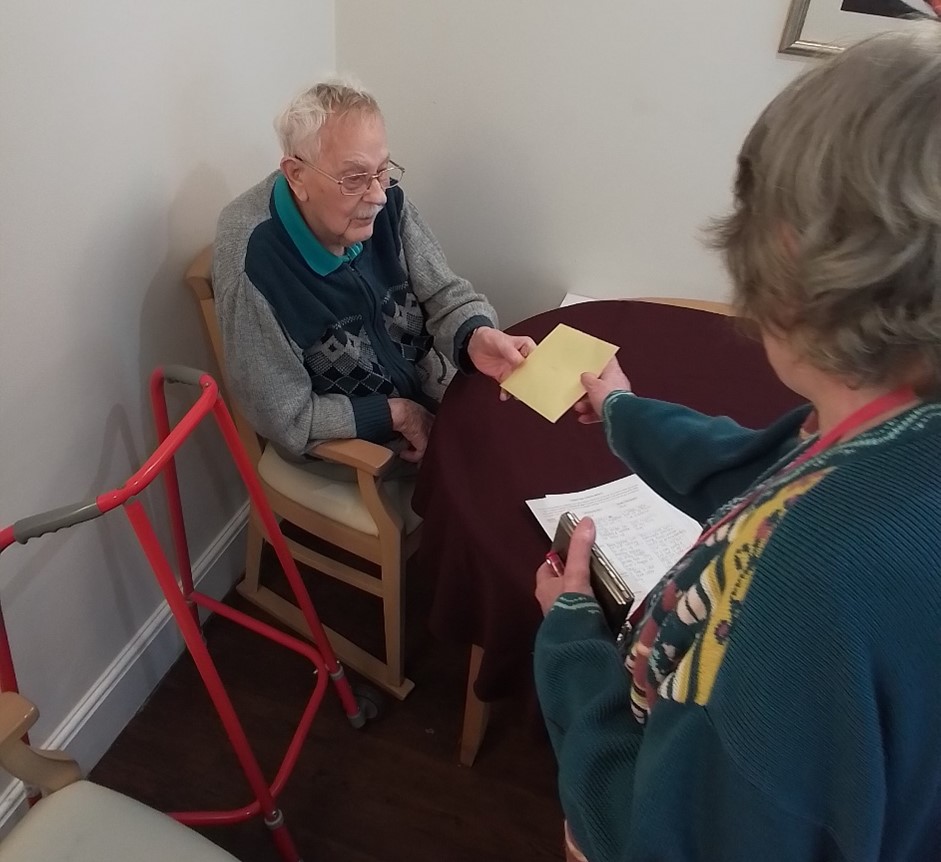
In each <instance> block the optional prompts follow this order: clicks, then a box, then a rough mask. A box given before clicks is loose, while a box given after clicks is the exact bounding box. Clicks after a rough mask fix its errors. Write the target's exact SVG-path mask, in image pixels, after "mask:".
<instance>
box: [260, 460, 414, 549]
mask: <svg viewBox="0 0 941 862" xmlns="http://www.w3.org/2000/svg"><path fill="white" fill-rule="evenodd" d="M330 466H331V467H335V466H336V465H332V464H331V465H330ZM314 470H316V466H314V467H313V469H310V468H308V466H307V465H305V466H301V465H299V464H292V463H291V462H290V461H286V460H285V459H284V458H282V457H281V456H280V455H279V454H278V453H277V452H276V451H275V449H274V447H273V446H266V447H265V451H264V453H263V454H262V456H261V459H260V460H259V462H258V475H259V476H261V478H262V479H264V480H265V482H267V483H268V484H269V485H270V486H271V487H272V488H274V489H275V490H276V491H278V492H279V493H281V494H284V496H285V497H288V498H289V499H291V500H293V501H294V502H295V503H298V504H299V505H301V506H304V507H305V508H307V509H310V510H311V511H313V512H317V513H318V514H320V515H325V516H326V517H328V518H331V519H332V520H334V521H338V522H339V523H341V524H345V525H346V526H347V527H351V528H352V529H354V530H357V531H359V532H360V533H366V534H367V535H370V536H378V535H379V528H378V527H377V526H376V522H375V521H374V520H373V518H372V515H370V514H369V510H368V509H367V508H366V504H365V503H364V502H363V497H362V495H361V494H360V492H359V485H358V484H357V483H356V471H355V470H353V468H352V467H351V468H349V471H350V472H349V476H350V481H343V479H337V478H334V477H331V476H320V475H318V474H317V473H316V472H314ZM382 487H383V488H384V489H385V490H386V493H387V494H388V495H389V498H390V500H391V501H392V505H393V506H394V507H395V509H396V511H397V512H398V513H399V514H400V515H401V516H402V520H403V523H404V524H405V532H406V533H411V532H412V531H413V530H415V529H416V528H417V527H418V526H419V525H420V524H421V518H420V517H419V516H418V515H416V514H415V513H414V512H413V511H412V491H414V489H415V481H414V480H413V479H388V480H386V481H384V482H383V483H382Z"/></svg>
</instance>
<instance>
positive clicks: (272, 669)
mask: <svg viewBox="0 0 941 862" xmlns="http://www.w3.org/2000/svg"><path fill="white" fill-rule="evenodd" d="M263 565H264V569H265V571H266V572H267V573H268V574H267V575H266V577H267V578H269V579H270V580H271V581H272V583H273V584H275V583H276V582H277V578H278V574H277V564H276V563H275V562H274V560H273V556H270V555H268V554H266V556H265V561H264V564H263ZM309 582H310V584H311V589H312V593H313V595H314V600H315V603H316V605H317V608H318V611H319V613H320V614H321V616H322V617H323V618H324V621H325V622H326V623H327V624H329V625H333V626H334V627H336V628H338V629H339V630H341V631H343V632H344V633H345V634H348V636H352V637H354V638H359V639H360V641H362V642H364V644H365V645H370V646H373V647H374V648H376V649H378V644H379V643H380V641H379V638H378V635H377V633H378V632H379V631H380V628H379V625H380V622H381V615H380V607H379V603H378V601H376V600H374V599H372V598H371V597H368V596H365V595H364V594H361V593H359V592H357V591H355V590H352V589H350V588H348V587H346V586H344V585H341V584H337V583H336V582H333V581H331V580H330V579H327V578H323V577H319V576H314V577H310V578H309ZM432 588H433V584H431V583H430V582H429V580H428V579H427V578H420V577H417V576H415V575H410V577H409V583H408V621H409V624H408V635H407V656H408V672H409V675H410V676H411V678H412V679H413V680H414V681H415V683H416V688H415V691H414V692H413V693H412V694H411V695H410V696H409V697H408V699H407V700H406V701H404V702H402V703H399V702H395V701H390V702H389V704H388V710H387V712H386V714H385V715H384V716H383V717H382V718H380V719H379V720H378V721H375V722H373V723H371V724H369V725H368V726H367V728H366V729H365V730H362V731H354V730H352V729H351V728H350V726H349V724H348V723H347V721H346V718H345V717H344V716H343V714H342V710H341V709H340V707H339V702H338V701H337V699H336V698H335V696H334V695H333V694H332V692H331V691H328V692H327V697H326V698H325V700H324V702H323V704H322V705H321V707H320V710H319V712H318V714H317V716H316V717H315V719H314V724H313V728H312V731H311V734H310V736H309V737H308V739H307V742H306V743H305V745H304V748H303V751H302V754H301V757H300V761H299V763H298V766H297V768H296V769H295V771H294V773H293V775H292V777H291V779H290V781H289V782H288V785H287V787H286V789H285V791H284V793H283V794H282V797H281V803H282V806H283V809H284V812H285V815H286V817H287V822H288V824H289V825H290V827H291V829H292V832H293V834H294V838H295V840H296V842H297V844H298V846H299V848H300V850H301V852H302V854H303V856H304V859H305V862H327V860H329V862H400V860H401V862H405V860H409V862H412V860H444V862H483V860H486V862H503V860H506V862H511V861H512V862H522V860H527V862H528V860H532V862H550V860H556V861H557V860H560V859H561V851H560V830H561V812H560V809H559V806H558V803H557V801H556V794H555V776H554V764H553V759H552V752H551V749H550V747H549V745H548V741H547V738H546V736H545V732H544V731H543V730H542V728H541V725H540V723H539V719H538V715H537V712H536V708H535V705H534V701H533V697H532V693H531V692H530V691H525V692H520V694H519V696H518V697H517V698H514V699H512V700H508V701H505V702H502V703H499V704H496V705H495V706H494V709H493V714H492V717H491V722H490V729H489V731H488V735H487V738H486V740H485V741H484V746H483V749H482V750H481V753H480V756H479V757H478V760H477V763H476V764H475V765H474V767H473V768H471V769H466V768H463V767H460V766H459V765H458V764H457V759H456V751H457V742H458V737H459V734H460V729H461V719H462V710H463V697H464V684H465V674H466V669H467V658H468V652H467V649H466V648H462V647H457V646H454V645H449V644H442V643H441V642H439V641H437V640H435V639H434V638H433V637H432V636H431V635H430V634H429V633H428V631H427V629H426V627H425V625H424V620H426V619H427V613H428V607H429V603H430V597H431V592H432ZM228 601H229V602H231V603H232V604H234V605H236V606H238V607H240V608H242V609H244V610H250V611H252V612H254V611H253V610H252V608H251V606H250V605H248V604H247V603H245V602H244V601H243V600H242V599H241V598H240V597H238V596H237V595H235V594H234V593H233V595H232V596H230V598H229V599H228ZM206 635H207V640H208V643H209V645H210V649H211V651H212V653H213V656H214V658H215V659H216V661H217V664H218V667H219V670H220V672H221V674H222V677H223V679H224V680H225V682H226V685H227V686H228V688H229V692H230V694H231V696H232V698H233V700H234V702H235V705H236V708H237V709H238V710H239V712H240V715H241V717H242V719H243V721H244V724H245V727H246V730H247V732H248V735H249V739H250V740H251V741H252V743H253V745H254V747H255V750H256V752H257V754H258V756H259V759H260V760H261V762H262V765H263V768H265V770H266V774H268V775H272V774H273V772H274V770H275V769H276V767H277V764H278V763H279V762H280V757H281V754H282V752H283V750H284V746H285V745H286V743H287V740H288V739H289V737H290V734H291V732H292V731H293V728H294V726H295V722H296V719H297V717H298V716H299V715H300V710H301V708H302V705H303V703H304V702H305V700H306V697H307V696H308V692H309V689H308V686H309V671H308V668H309V664H308V663H306V662H305V661H303V660H302V659H300V658H298V657H297V656H295V655H294V654H293V653H290V652H289V651H287V650H284V649H282V648H281V647H278V646H275V645H273V644H270V643H269V642H268V641H265V640H263V639H260V638H258V637H257V636H255V635H253V634H251V633H250V632H247V631H245V630H242V629H239V628H237V627H234V626H233V625H232V624H230V623H228V622H227V621H223V620H212V621H210V622H209V623H208V625H207V626H206ZM91 777H92V778H93V779H94V780H95V781H97V782H99V783H101V784H104V785H106V786H109V787H112V788H115V789H117V790H120V791H122V792H124V793H127V794H129V795H131V796H133V797H135V798H137V799H140V800H142V801H144V802H146V803H148V804H150V805H153V806H155V807H158V808H161V809H164V810H167V809H188V808H214V807H233V808H234V807H237V806H239V805H242V804H246V803H248V802H249V801H251V800H250V796H249V793H248V791H247V787H246V785H245V783H244V781H243V779H242V777H241V773H240V772H239V770H238V767H237V765H236V763H235V759H234V757H233V756H232V754H231V750H230V749H229V748H228V744H227V741H226V739H225V737H224V735H223V733H222V730H221V726H220V725H219V724H218V721H217V719H216V717H215V714H214V713H213V712H212V711H211V707H210V705H209V700H208V697H207V696H206V694H205V691H204V689H203V688H202V684H201V682H200V681H199V678H198V676H197V674H196V671H195V669H194V667H193V666H192V663H191V662H190V660H189V658H188V656H184V657H183V658H181V659H180V660H179V661H178V662H177V663H176V664H175V665H174V667H173V668H172V669H171V671H170V672H169V674H168V675H167V676H166V677H165V679H164V680H163V682H162V683H161V685H160V686H159V688H158V689H157V691H155V692H154V694H153V696H152V697H151V698H150V700H149V701H148V702H147V704H146V705H145V706H144V708H143V709H142V710H141V711H140V713H138V715H137V716H136V717H135V718H134V719H133V721H132V722H131V723H130V724H129V725H128V727H127V728H126V729H125V730H124V732H123V733H122V734H121V736H120V737H119V738H118V740H117V741H116V742H115V744H114V745H113V746H112V748H111V749H110V750H109V751H108V753H107V754H106V755H105V756H104V758H103V759H102V760H101V762H100V763H99V764H98V766H97V767H96V768H95V769H94V770H93V772H92V775H91ZM202 831H204V833H205V834H206V835H207V836H209V837H210V838H211V839H212V840H213V841H215V842H216V843H218V844H220V845H221V846H223V847H225V848H226V849H227V850H228V851H229V852H231V853H232V854H233V855H235V856H237V857H238V858H239V859H241V860H243V862H278V860H279V857H278V855H277V853H276V852H275V850H274V846H273V843H272V842H271V840H270V838H269V836H268V834H267V831H266V830H265V828H264V826H263V825H262V823H261V821H260V820H259V819H254V820H252V821H249V822H247V823H243V824H239V825H237V826H226V827H213V828H209V829H205V830H202Z"/></svg>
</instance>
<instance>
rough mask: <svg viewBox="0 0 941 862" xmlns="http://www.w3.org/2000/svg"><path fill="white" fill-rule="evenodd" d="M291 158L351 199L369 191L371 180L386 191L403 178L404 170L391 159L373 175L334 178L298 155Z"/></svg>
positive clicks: (350, 175) (351, 175)
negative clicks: (338, 188) (326, 180)
mask: <svg viewBox="0 0 941 862" xmlns="http://www.w3.org/2000/svg"><path fill="white" fill-rule="evenodd" d="M292 158H295V159H297V160H298V161H299V162H301V163H302V164H305V165H307V167H309V168H311V169H312V170H315V171H317V173H318V174H323V175H324V176H325V177H326V178H327V179H329V180H333V181H334V182H335V183H336V184H337V185H338V186H339V187H340V194H343V195H349V196H351V197H353V196H357V195H364V194H366V192H368V191H369V187H370V186H371V185H372V182H373V180H376V181H377V182H378V183H379V187H380V188H383V189H387V188H389V187H390V186H397V185H398V184H399V183H400V182H402V177H403V176H405V168H403V167H402V166H401V165H397V164H396V163H395V162H393V161H392V159H389V164H388V165H386V166H385V167H384V168H383V169H382V170H381V171H379V172H378V173H375V174H347V175H346V176H345V177H339V178H337V177H335V176H332V175H331V174H328V173H327V172H326V171H324V170H321V169H320V168H318V167H317V165H313V164H311V163H310V162H309V161H307V159H304V158H301V157H300V156H298V155H295V156H293V157H292Z"/></svg>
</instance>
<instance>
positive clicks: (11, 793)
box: [0, 502, 249, 836]
mask: <svg viewBox="0 0 941 862" xmlns="http://www.w3.org/2000/svg"><path fill="white" fill-rule="evenodd" d="M248 510H249V505H248V502H246V503H245V504H244V505H243V506H242V507H241V508H240V509H239V510H238V511H237V512H236V513H235V515H233V516H232V518H231V519H229V522H228V523H227V524H226V525H225V527H224V528H223V529H222V530H221V531H220V533H219V535H218V536H216V538H215V539H214V540H213V541H212V542H211V543H210V545H209V547H208V548H206V550H205V551H204V552H203V553H202V554H201V555H200V557H199V559H197V560H196V561H195V562H194V563H193V581H194V583H195V584H196V585H197V586H198V587H199V589H200V591H201V592H203V593H206V594H207V595H210V596H212V597H213V598H217V599H221V598H222V597H223V596H224V595H225V594H226V593H228V592H229V590H230V589H231V588H232V586H233V585H234V584H235V582H236V580H237V579H238V577H239V576H240V575H241V573H242V572H243V571H244V568H245V544H244V536H243V532H244V528H245V524H246V522H247V520H248ZM182 652H183V638H182V636H181V635H180V632H179V629H178V628H177V627H176V626H175V625H174V624H173V620H172V617H171V615H170V608H169V606H168V605H167V603H166V602H162V603H161V604H160V605H159V606H158V607H157V609H156V610H155V611H154V612H153V613H152V614H151V615H150V617H149V619H148V620H147V621H146V622H145V623H144V625H143V626H141V627H140V629H138V631H137V632H136V634H135V635H134V636H133V637H132V638H131V640H130V641H129V642H128V644H127V645H126V646H125V647H124V649H123V650H121V652H120V653H119V654H118V656H117V657H116V658H115V659H114V661H113V662H111V664H110V665H109V666H108V668H107V669H106V670H105V672H104V673H103V674H102V675H101V676H100V677H99V678H98V679H97V680H96V681H95V683H94V684H93V685H92V686H91V688H90V689H89V690H88V692H87V693H86V694H85V696H84V697H83V698H82V699H81V700H80V701H79V702H78V704H76V705H75V707H74V708H73V709H72V710H71V711H70V712H69V714H68V715H67V716H66V717H65V719H64V720H63V721H62V723H61V724H60V725H59V726H58V727H57V728H56V729H55V730H54V731H53V732H52V734H51V735H50V737H49V738H48V739H47V740H46V741H45V742H43V743H42V744H41V745H40V747H41V748H48V749H58V750H65V751H67V752H68V754H69V756H70V757H73V758H74V759H75V760H77V761H78V762H79V763H80V764H81V766H82V769H83V770H84V771H86V772H87V771H88V770H89V769H91V768H92V767H93V766H94V765H95V764H96V763H97V762H98V761H99V760H100V759H101V757H102V755H104V753H105V752H106V751H107V750H108V749H109V748H110V747H111V745H112V743H113V742H114V741H115V739H117V737H118V734H120V733H121V731H122V730H123V729H124V728H125V726H126V725H127V723H128V722H129V721H130V720H131V719H132V718H133V717H134V716H135V715H136V714H137V711H138V710H139V709H140V708H141V706H143V704H144V702H145V701H146V700H147V698H148V697H149V696H150V694H151V693H152V692H153V690H154V689H155V688H156V687H157V684H158V683H159V682H160V680H161V679H162V678H163V676H164V674H166V672H167V671H168V670H169V669H170V667H171V665H172V664H173V662H175V661H176V660H177V658H179V656H180V654H181V653H182ZM39 706H40V708H41V707H42V705H41V704H39ZM34 742H35V740H34ZM25 806H26V799H25V795H24V792H23V785H22V784H21V783H20V782H19V781H14V782H12V783H11V784H9V785H8V786H7V787H5V788H4V789H3V792H2V793H0V836H2V835H4V834H5V833H6V832H7V831H8V830H9V829H10V828H11V826H12V823H13V822H14V821H15V819H18V818H19V812H20V810H25Z"/></svg>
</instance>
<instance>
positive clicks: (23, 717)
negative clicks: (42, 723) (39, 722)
mask: <svg viewBox="0 0 941 862" xmlns="http://www.w3.org/2000/svg"><path fill="white" fill-rule="evenodd" d="M37 718H39V710H38V709H36V706H35V705H34V704H32V703H30V702H29V701H28V700H27V699H26V698H25V697H23V695H21V694H18V693H17V692H15V691H4V692H0V748H2V747H3V746H4V745H6V744H7V743H8V742H9V741H10V740H11V739H12V740H17V739H19V738H20V737H21V736H23V734H25V733H26V731H27V730H29V729H30V728H31V727H32V726H33V725H34V724H35V723H36V719H37Z"/></svg>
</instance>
